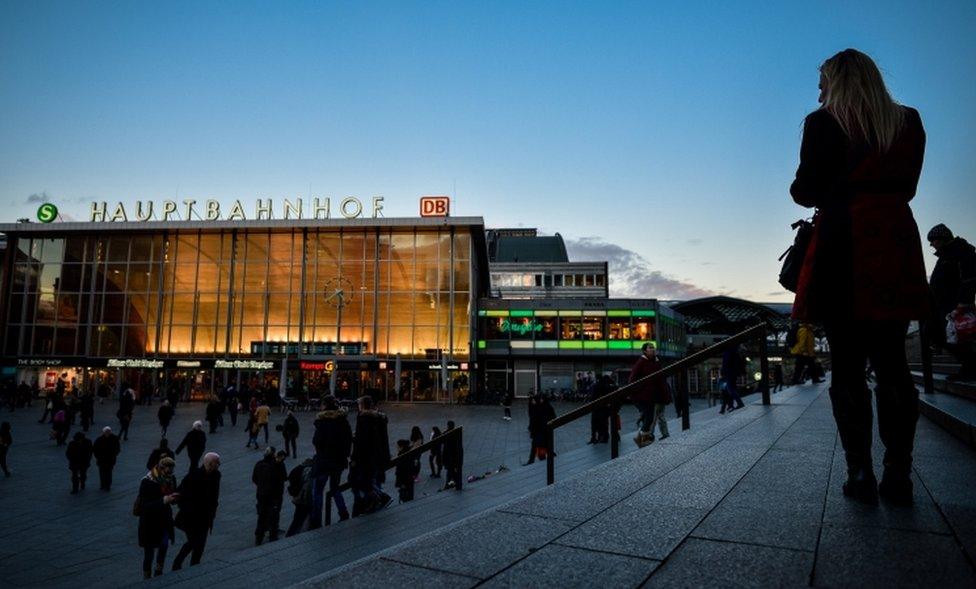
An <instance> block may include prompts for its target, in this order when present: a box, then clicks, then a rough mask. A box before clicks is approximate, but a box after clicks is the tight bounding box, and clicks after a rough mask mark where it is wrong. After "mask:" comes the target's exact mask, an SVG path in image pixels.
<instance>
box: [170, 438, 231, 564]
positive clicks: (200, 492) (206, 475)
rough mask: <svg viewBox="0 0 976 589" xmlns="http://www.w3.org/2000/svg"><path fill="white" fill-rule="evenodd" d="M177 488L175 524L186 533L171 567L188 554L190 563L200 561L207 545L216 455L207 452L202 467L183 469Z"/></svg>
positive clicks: (213, 513) (216, 489) (215, 493)
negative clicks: (186, 470) (188, 470)
mask: <svg viewBox="0 0 976 589" xmlns="http://www.w3.org/2000/svg"><path fill="white" fill-rule="evenodd" d="M200 433H203V432H202V431H201V432H200ZM177 492H178V493H179V502H178V505H179V506H180V511H179V513H178V514H177V515H176V520H175V524H176V527H178V528H179V529H181V530H183V532H184V533H186V542H184V543H183V546H181V547H180V551H179V552H178V553H177V554H176V558H175V559H174V560H173V570H174V571H178V570H180V569H181V568H183V561H184V560H185V559H186V557H187V556H189V557H190V566H193V565H196V564H200V559H201V558H202V557H203V551H204V549H205V548H206V546H207V535H208V534H210V533H213V524H214V519H216V517H217V505H218V500H219V497H220V455H219V454H217V453H216V452H207V454H206V455H205V456H204V457H203V467H201V468H196V469H193V470H191V471H190V472H189V473H187V475H186V476H185V477H183V480H182V481H180V486H179V487H177Z"/></svg>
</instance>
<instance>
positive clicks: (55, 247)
mask: <svg viewBox="0 0 976 589" xmlns="http://www.w3.org/2000/svg"><path fill="white" fill-rule="evenodd" d="M63 261H64V240H63V239H45V240H44V245H43V249H42V251H41V262H42V263H44V264H60V263H61V262H63Z"/></svg>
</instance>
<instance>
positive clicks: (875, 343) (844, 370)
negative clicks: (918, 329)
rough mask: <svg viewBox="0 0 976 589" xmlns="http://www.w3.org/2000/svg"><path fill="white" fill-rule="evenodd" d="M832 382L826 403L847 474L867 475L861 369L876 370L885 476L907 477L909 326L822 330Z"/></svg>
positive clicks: (866, 408) (912, 409) (911, 395)
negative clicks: (830, 408) (861, 472)
mask: <svg viewBox="0 0 976 589" xmlns="http://www.w3.org/2000/svg"><path fill="white" fill-rule="evenodd" d="M824 328H825V330H826V332H827V341H828V342H829V343H830V358H831V364H832V367H833V380H832V382H831V385H830V401H831V404H832V405H833V410H834V420H835V421H836V422H837V430H838V432H839V433H840V439H841V443H842V444H843V445H844V451H845V452H846V457H847V468H848V471H849V472H854V471H856V470H857V469H860V468H863V469H866V470H870V469H871V468H872V461H871V441H872V437H873V435H872V419H873V417H872V412H871V390H870V389H869V388H868V386H867V382H866V379H865V376H864V374H865V373H864V369H865V366H866V363H867V361H868V360H870V361H871V366H872V367H874V370H875V373H876V375H877V376H876V378H877V380H876V382H877V386H876V387H875V403H876V404H877V407H878V432H879V434H880V436H881V442H882V443H883V444H884V446H885V454H884V467H885V476H886V477H887V476H895V477H899V478H901V477H907V476H909V473H910V472H911V467H912V449H913V447H914V444H915V424H916V423H917V422H918V391H917V390H916V389H915V383H914V382H913V381H912V376H911V373H910V372H909V369H908V361H907V360H906V358H905V334H906V333H907V331H908V322H907V321H845V322H841V321H836V322H827V323H826V324H825V325H824Z"/></svg>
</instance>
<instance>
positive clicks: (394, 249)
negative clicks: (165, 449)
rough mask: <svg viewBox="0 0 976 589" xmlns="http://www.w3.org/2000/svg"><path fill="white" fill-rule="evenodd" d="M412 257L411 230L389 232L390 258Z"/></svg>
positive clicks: (412, 238) (408, 258)
mask: <svg viewBox="0 0 976 589" xmlns="http://www.w3.org/2000/svg"><path fill="white" fill-rule="evenodd" d="M413 257H414V235H413V231H397V230H393V232H392V233H391V234H390V259H391V260H412V259H413Z"/></svg>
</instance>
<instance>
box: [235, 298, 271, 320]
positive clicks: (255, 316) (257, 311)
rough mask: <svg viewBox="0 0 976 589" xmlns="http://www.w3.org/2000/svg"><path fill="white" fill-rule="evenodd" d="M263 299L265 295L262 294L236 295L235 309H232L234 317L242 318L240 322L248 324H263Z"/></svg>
mask: <svg viewBox="0 0 976 589" xmlns="http://www.w3.org/2000/svg"><path fill="white" fill-rule="evenodd" d="M279 296H280V295H279ZM265 298H266V295H265V294H264V293H255V294H245V295H243V296H241V295H238V296H237V297H235V305H236V307H235V308H234V316H235V317H237V318H243V320H241V322H247V323H250V324H255V323H264V321H265V317H264V305H265Z"/></svg>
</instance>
